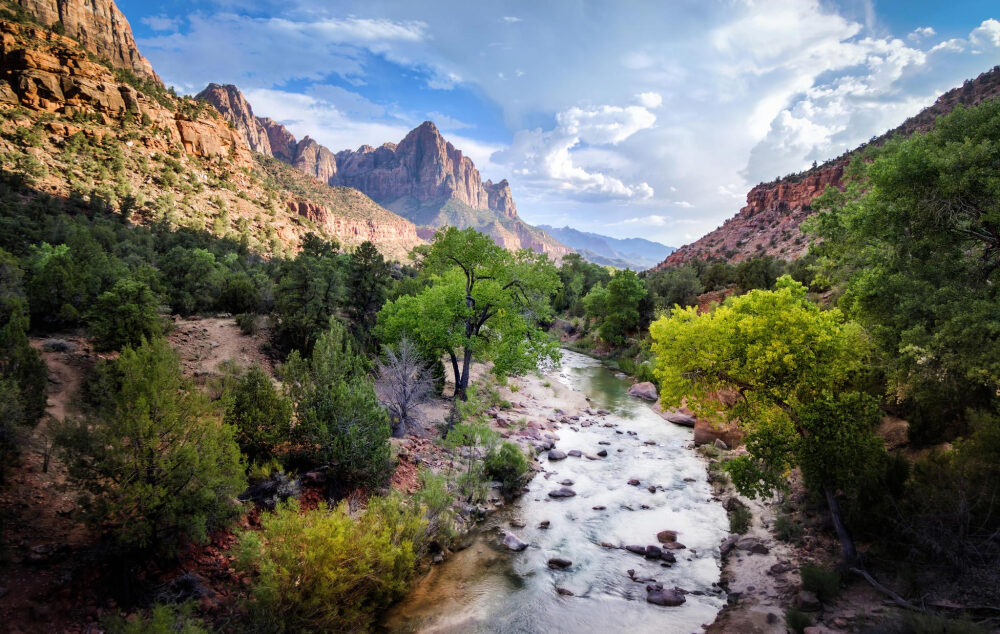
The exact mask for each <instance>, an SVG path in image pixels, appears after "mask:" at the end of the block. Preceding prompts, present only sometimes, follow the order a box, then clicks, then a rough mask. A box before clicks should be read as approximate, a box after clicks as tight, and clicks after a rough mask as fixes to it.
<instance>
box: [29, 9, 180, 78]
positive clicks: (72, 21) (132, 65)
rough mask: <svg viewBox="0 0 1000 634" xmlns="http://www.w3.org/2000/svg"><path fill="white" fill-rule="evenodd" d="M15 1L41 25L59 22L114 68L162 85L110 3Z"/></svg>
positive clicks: (124, 22)
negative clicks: (128, 71)
mask: <svg viewBox="0 0 1000 634" xmlns="http://www.w3.org/2000/svg"><path fill="white" fill-rule="evenodd" d="M17 1H18V4H20V5H21V6H22V7H23V8H24V9H25V10H26V11H28V12H29V13H30V14H31V15H33V16H34V17H35V19H36V20H38V22H39V23H41V24H42V25H44V26H51V25H53V24H55V23H56V22H60V23H62V25H63V28H64V29H65V33H66V35H68V36H70V37H73V38H76V39H77V41H79V42H80V44H81V45H82V46H83V47H84V48H85V49H87V50H88V51H90V52H91V53H94V54H95V55H97V56H98V57H103V58H105V59H107V60H108V61H110V62H111V64H112V65H113V66H114V67H115V68H122V69H126V70H130V71H132V72H133V73H135V74H136V75H138V76H140V77H143V78H145V79H151V80H153V81H155V82H157V83H162V82H161V81H160V78H159V76H157V74H156V73H155V72H153V66H152V64H150V63H149V60H148V59H146V58H145V57H143V56H142V54H141V53H140V52H139V47H138V46H137V45H136V43H135V37H134V36H133V35H132V27H131V26H130V25H129V23H128V20H126V19H125V16H124V14H122V12H121V11H119V10H118V7H117V6H115V3H114V2H113V1H112V0H17Z"/></svg>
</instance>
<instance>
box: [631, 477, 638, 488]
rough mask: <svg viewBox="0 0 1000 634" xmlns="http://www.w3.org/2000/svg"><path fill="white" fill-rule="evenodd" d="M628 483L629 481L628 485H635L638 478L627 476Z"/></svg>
mask: <svg viewBox="0 0 1000 634" xmlns="http://www.w3.org/2000/svg"><path fill="white" fill-rule="evenodd" d="M628 483H629V486H634V487H637V486H639V479H638V478H629V481H628Z"/></svg>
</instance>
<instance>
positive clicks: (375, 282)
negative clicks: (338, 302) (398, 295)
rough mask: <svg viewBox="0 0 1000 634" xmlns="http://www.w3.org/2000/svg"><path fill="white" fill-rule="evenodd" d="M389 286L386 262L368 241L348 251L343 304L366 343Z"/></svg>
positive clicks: (362, 341) (366, 343)
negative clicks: (350, 252)
mask: <svg viewBox="0 0 1000 634" xmlns="http://www.w3.org/2000/svg"><path fill="white" fill-rule="evenodd" d="M388 285H389V264H388V263H387V262H386V261H385V258H384V257H382V254H381V253H379V251H378V249H377V248H376V247H375V245H374V244H372V243H371V242H369V241H367V240H366V241H365V242H362V243H361V244H360V245H358V248H357V249H355V250H354V252H353V253H352V254H351V259H350V261H349V262H348V265H347V288H346V291H347V292H346V300H347V301H346V302H345V304H346V307H347V312H348V315H349V316H350V318H351V321H352V322H353V325H354V330H355V332H357V333H358V335H359V336H358V340H359V341H360V342H361V343H362V344H364V345H365V346H367V345H368V343H369V340H370V339H371V330H372V328H374V327H375V316H376V315H377V314H378V310H379V308H381V307H382V304H383V303H385V295H386V289H387V288H388Z"/></svg>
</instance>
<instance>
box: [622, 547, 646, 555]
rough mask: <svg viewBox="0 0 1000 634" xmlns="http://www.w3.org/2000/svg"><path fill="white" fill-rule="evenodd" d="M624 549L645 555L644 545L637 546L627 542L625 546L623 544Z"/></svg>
mask: <svg viewBox="0 0 1000 634" xmlns="http://www.w3.org/2000/svg"><path fill="white" fill-rule="evenodd" d="M625 550H627V551H629V552H630V553H635V554H636V555H642V556H644V557H645V556H646V547H645V546H639V545H637V544H628V545H627V546H625Z"/></svg>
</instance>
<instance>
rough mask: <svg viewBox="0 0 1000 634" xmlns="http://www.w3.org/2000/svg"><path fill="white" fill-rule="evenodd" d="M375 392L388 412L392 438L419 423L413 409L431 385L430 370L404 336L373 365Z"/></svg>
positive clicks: (426, 393) (432, 383)
mask: <svg viewBox="0 0 1000 634" xmlns="http://www.w3.org/2000/svg"><path fill="white" fill-rule="evenodd" d="M375 371H376V376H375V391H376V393H377V394H378V396H379V400H380V401H381V402H382V403H383V404H384V405H385V406H386V408H387V409H388V410H389V419H390V422H391V424H392V435H393V436H395V437H397V438H402V437H403V436H405V435H406V432H407V430H408V429H409V428H410V427H412V426H413V425H415V424H416V423H418V422H419V419H418V413H417V410H416V406H417V405H419V404H420V403H422V402H423V401H424V399H426V398H427V395H428V394H429V393H430V391H431V388H432V387H433V385H434V381H433V378H432V376H431V371H430V368H429V367H428V366H427V364H426V363H425V362H424V360H423V358H422V357H421V355H420V351H419V350H418V349H417V347H416V346H415V345H414V344H413V342H411V341H410V340H409V338H407V337H403V338H402V340H400V342H399V344H398V345H395V346H386V349H385V354H384V358H382V359H379V360H378V361H376V362H375Z"/></svg>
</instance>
